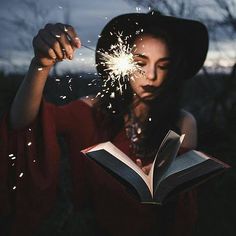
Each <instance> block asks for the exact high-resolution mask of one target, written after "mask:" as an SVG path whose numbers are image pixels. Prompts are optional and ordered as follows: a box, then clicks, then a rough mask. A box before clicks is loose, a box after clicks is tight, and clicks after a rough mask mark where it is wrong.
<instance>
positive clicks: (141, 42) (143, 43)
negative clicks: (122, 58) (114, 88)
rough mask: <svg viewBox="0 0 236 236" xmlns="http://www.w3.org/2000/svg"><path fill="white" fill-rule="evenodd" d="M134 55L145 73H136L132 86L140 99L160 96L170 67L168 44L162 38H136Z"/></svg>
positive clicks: (131, 81)
mask: <svg viewBox="0 0 236 236" xmlns="http://www.w3.org/2000/svg"><path fill="white" fill-rule="evenodd" d="M132 53H133V55H134V61H135V62H136V63H137V64H138V65H139V66H140V67H141V68H142V71H143V73H140V72H136V73H135V74H134V75H133V78H134V79H131V80H130V85H131V87H132V89H133V92H134V93H135V94H137V95H138V96H139V97H140V98H142V99H144V100H152V99H154V98H156V97H157V96H158V94H159V91H160V90H159V88H160V86H161V85H162V84H163V82H164V81H165V80H166V79H167V74H168V69H169V65H170V53H169V50H168V47H167V44H166V43H165V41H164V40H163V39H161V38H155V37H153V36H151V35H142V36H139V37H137V38H136V40H135V42H134V49H133V51H132Z"/></svg>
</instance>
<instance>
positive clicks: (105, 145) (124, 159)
mask: <svg viewBox="0 0 236 236" xmlns="http://www.w3.org/2000/svg"><path fill="white" fill-rule="evenodd" d="M102 149H104V150H106V151H107V152H109V153H110V154H111V155H113V156H114V157H116V158H117V159H119V160H120V161H122V162H123V163H124V164H126V165H127V166H129V167H130V168H131V169H132V170H134V171H135V172H136V173H137V174H138V175H140V177H141V178H142V179H143V180H144V182H145V183H146V185H147V186H148V188H149V190H150V192H151V189H150V182H151V181H150V178H149V177H148V175H146V174H145V173H144V172H143V171H142V170H141V169H140V168H139V167H138V166H137V165H136V164H135V163H134V162H133V161H132V160H131V159H130V158H129V157H128V156H127V155H126V154H125V153H123V152H122V151H121V150H120V149H119V148H117V147H116V146H115V145H114V144H112V143H111V142H105V143H100V144H98V145H96V146H95V147H93V148H92V149H90V150H89V151H88V152H92V151H98V150H102ZM151 193H152V192H151Z"/></svg>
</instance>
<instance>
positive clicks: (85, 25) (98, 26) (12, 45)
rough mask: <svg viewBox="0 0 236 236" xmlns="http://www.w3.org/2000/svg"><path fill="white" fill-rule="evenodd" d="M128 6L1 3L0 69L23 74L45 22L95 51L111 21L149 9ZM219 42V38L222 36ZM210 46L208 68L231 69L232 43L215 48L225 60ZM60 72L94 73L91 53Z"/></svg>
mask: <svg viewBox="0 0 236 236" xmlns="http://www.w3.org/2000/svg"><path fill="white" fill-rule="evenodd" d="M198 1H201V0H198ZM209 1H210V0H209ZM129 2H131V1H125V0H50V1H49V0H1V9H0V35H1V37H0V68H3V69H4V70H5V71H17V70H20V71H22V70H23V71H24V70H26V68H27V65H28V64H29V62H30V58H31V57H32V56H33V52H32V47H31V41H32V38H33V36H34V35H35V34H36V33H37V31H38V30H39V29H40V28H41V27H43V26H44V25H45V24H46V23H48V22H51V23H53V22H65V23H69V24H71V25H73V26H74V27H75V29H76V30H77V32H78V34H79V36H80V38H81V40H82V43H83V44H84V45H87V46H90V47H92V48H95V45H96V42H97V39H98V35H99V33H100V31H101V30H102V28H103V27H104V25H105V24H106V23H107V22H108V21H109V20H110V19H111V18H113V17H115V16H117V15H119V14H123V13H128V12H136V11H140V12H148V7H146V8H145V7H141V9H139V7H140V6H138V5H135V4H130V3H129ZM25 3H28V4H25ZM137 7H138V9H137ZM12 22H14V23H12ZM219 38H222V35H220V37H219ZM212 45H213V44H211V50H210V53H209V56H208V60H207V62H206V63H207V65H209V66H210V65H213V64H214V60H216V58H217V61H218V62H219V60H220V63H221V65H223V66H227V65H228V66H230V65H231V64H232V63H233V62H232V61H231V59H232V58H233V59H235V58H236V55H235V50H232V48H236V45H235V41H234V40H232V41H227V42H226V41H225V40H224V39H221V43H220V44H219V43H218V45H216V46H217V47H218V48H219V45H220V49H221V51H222V50H223V51H224V52H227V56H226V57H227V59H225V54H224V55H223V54H222V52H220V54H219V52H218V51H219V50H216V49H217V48H216V46H214V47H213V46H212ZM223 47H225V48H223ZM222 48H223V49H222ZM219 57H220V59H219ZM229 58H231V59H229ZM60 69H61V70H67V71H77V70H94V52H93V51H90V50H88V49H84V48H82V49H80V50H77V52H76V57H75V60H73V61H72V62H67V61H65V62H63V63H61V65H60Z"/></svg>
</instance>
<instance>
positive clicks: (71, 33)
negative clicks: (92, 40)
mask: <svg viewBox="0 0 236 236" xmlns="http://www.w3.org/2000/svg"><path fill="white" fill-rule="evenodd" d="M56 25H57V27H58V28H59V29H60V30H61V31H62V32H65V33H66V35H67V38H68V40H69V41H70V42H71V44H72V45H73V46H75V47H77V48H80V47H81V41H80V39H79V37H78V35H77V33H76V32H75V30H74V28H73V27H72V26H71V25H63V24H61V23H57V24H56Z"/></svg>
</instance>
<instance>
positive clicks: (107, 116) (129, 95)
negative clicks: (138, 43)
mask: <svg viewBox="0 0 236 236" xmlns="http://www.w3.org/2000/svg"><path fill="white" fill-rule="evenodd" d="M143 34H148V35H151V36H152V37H155V38H159V39H162V40H164V41H165V42H166V43H167V46H168V48H169V51H170V55H171V63H170V68H169V69H168V76H167V79H166V80H165V81H164V82H163V84H162V85H161V86H160V94H159V95H158V96H157V97H156V98H155V99H154V100H152V101H149V102H148V103H149V106H150V108H151V109H150V113H149V117H150V118H151V120H152V122H146V124H145V129H144V136H145V139H144V140H143V141H142V145H143V146H144V147H145V148H144V149H146V150H153V149H156V148H157V147H158V146H159V144H160V142H161V140H162V139H163V137H164V136H165V134H166V133H167V132H168V130H169V129H172V130H175V131H176V132H178V133H179V130H178V128H177V125H176V124H177V121H178V119H179V115H180V104H179V103H180V97H181V90H182V83H183V82H182V81H183V80H182V79H181V71H182V69H183V67H184V64H185V63H184V58H183V56H182V54H181V48H180V47H178V45H175V42H174V40H173V38H172V37H171V35H170V34H169V33H167V32H166V31H165V30H163V29H160V28H159V29H157V28H153V27H150V28H145V31H144V32H143ZM139 37H140V35H139ZM134 40H135V38H133V39H132V41H130V42H129V43H130V44H131V45H132V44H133V42H134ZM102 76H103V77H101V88H103V82H104V81H105V80H106V78H107V77H106V75H102ZM106 83H109V81H108V82H107V81H106ZM117 83H118V82H117ZM124 83H125V84H126V87H127V88H126V89H125V90H124V91H123V93H122V94H120V92H119V91H116V87H117V85H118V84H115V86H109V84H107V85H106V86H109V89H110V91H109V93H103V96H102V97H101V98H100V99H99V100H98V102H97V103H96V104H95V106H94V114H95V115H99V116H102V117H103V118H102V122H100V123H99V124H98V125H99V128H100V129H102V131H103V132H104V130H106V132H107V136H108V138H109V139H110V140H112V139H113V138H114V137H115V136H116V135H117V133H118V132H119V131H120V130H121V129H122V128H123V127H124V115H126V114H129V110H130V107H131V103H132V99H133V96H134V95H133V91H132V89H131V86H130V84H129V82H128V81H127V78H124ZM111 93H113V95H114V96H112V97H111V96H110V94H111ZM110 105H112V107H110ZM100 120H101V119H100Z"/></svg>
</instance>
